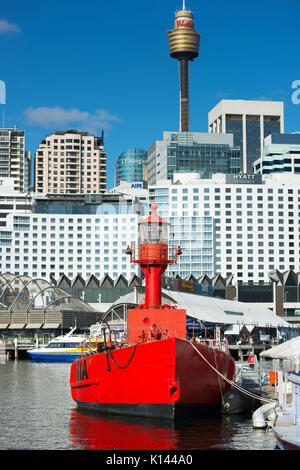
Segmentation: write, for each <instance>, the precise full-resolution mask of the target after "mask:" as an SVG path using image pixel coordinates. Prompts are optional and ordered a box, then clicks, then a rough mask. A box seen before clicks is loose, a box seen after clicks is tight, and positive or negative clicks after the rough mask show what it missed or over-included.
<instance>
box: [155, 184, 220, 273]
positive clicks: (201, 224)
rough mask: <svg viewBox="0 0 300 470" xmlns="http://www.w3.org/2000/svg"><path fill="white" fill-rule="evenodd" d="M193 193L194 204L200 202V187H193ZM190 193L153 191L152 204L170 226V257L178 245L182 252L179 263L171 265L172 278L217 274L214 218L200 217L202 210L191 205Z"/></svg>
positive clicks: (165, 190) (169, 268)
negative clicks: (197, 209) (154, 204)
mask: <svg viewBox="0 0 300 470" xmlns="http://www.w3.org/2000/svg"><path fill="white" fill-rule="evenodd" d="M190 191H195V192H193V193H191V194H192V197H193V201H197V200H199V193H198V191H199V190H198V188H191V189H190ZM191 194H190V196H189V195H188V189H187V188H186V187H184V188H174V187H171V188H150V194H149V200H150V203H152V202H156V203H157V205H158V211H157V212H158V214H159V215H160V216H161V217H162V218H163V219H164V220H166V221H167V222H169V224H170V226H169V249H170V256H171V255H172V250H173V249H174V247H176V246H180V247H181V248H182V250H183V254H182V255H181V256H179V257H178V259H177V263H176V264H171V265H170V266H169V267H168V269H167V271H166V274H167V275H168V276H171V277H175V276H176V275H179V276H180V277H182V278H186V277H188V276H190V274H193V275H194V276H195V277H200V276H202V275H203V274H207V275H208V276H213V275H214V273H215V266H214V222H213V218H212V217H211V216H209V215H208V212H209V211H205V213H204V214H203V212H202V213H201V215H200V212H199V211H195V210H194V208H193V206H191V205H190V204H188V200H190V199H191ZM205 197H208V196H205ZM179 207H180V210H178V209H179ZM196 213H197V215H196Z"/></svg>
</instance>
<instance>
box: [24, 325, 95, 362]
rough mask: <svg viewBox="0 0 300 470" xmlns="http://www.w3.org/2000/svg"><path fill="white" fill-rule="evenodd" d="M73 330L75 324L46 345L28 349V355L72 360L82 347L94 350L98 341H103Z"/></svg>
mask: <svg viewBox="0 0 300 470" xmlns="http://www.w3.org/2000/svg"><path fill="white" fill-rule="evenodd" d="M75 330H76V326H75V327H74V328H72V329H71V330H70V331H69V332H68V333H67V334H65V335H62V336H57V337H56V338H54V339H52V340H51V341H49V343H48V344H47V345H46V346H42V347H38V348H33V349H29V350H28V351H27V353H28V355H29V356H30V358H31V359H33V360H39V361H41V360H43V361H55V362H57V361H59V362H73V361H75V359H77V358H78V357H80V356H81V354H82V350H83V349H86V350H87V351H88V350H89V349H90V350H91V352H92V351H95V350H96V348H97V345H98V343H99V342H102V341H103V340H102V339H98V338H97V337H96V336H95V337H93V338H91V337H90V338H89V337H87V336H85V335H75V334H73V333H74V331H75Z"/></svg>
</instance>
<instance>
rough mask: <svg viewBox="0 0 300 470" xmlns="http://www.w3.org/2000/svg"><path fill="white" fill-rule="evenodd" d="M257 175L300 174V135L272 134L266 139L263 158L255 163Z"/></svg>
mask: <svg viewBox="0 0 300 470" xmlns="http://www.w3.org/2000/svg"><path fill="white" fill-rule="evenodd" d="M254 171H255V173H261V174H263V175H266V174H270V173H295V174H300V134H298V133H295V134H271V135H269V136H268V137H266V138H265V145H264V148H263V152H262V156H261V158H259V159H257V160H256V161H255V162H254Z"/></svg>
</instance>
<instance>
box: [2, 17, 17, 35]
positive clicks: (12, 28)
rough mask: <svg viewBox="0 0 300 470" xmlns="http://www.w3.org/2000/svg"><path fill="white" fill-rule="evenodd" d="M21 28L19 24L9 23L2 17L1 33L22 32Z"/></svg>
mask: <svg viewBox="0 0 300 470" xmlns="http://www.w3.org/2000/svg"><path fill="white" fill-rule="evenodd" d="M20 32H21V28H19V26H18V25H17V24H14V23H9V22H8V21H7V20H5V19H1V18H0V34H7V33H20Z"/></svg>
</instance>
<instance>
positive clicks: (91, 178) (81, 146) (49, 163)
mask: <svg viewBox="0 0 300 470" xmlns="http://www.w3.org/2000/svg"><path fill="white" fill-rule="evenodd" d="M34 168H35V170H34V184H35V192H37V193H44V194H51V193H64V194H78V193H79V194H84V193H102V192H104V191H105V189H106V153H105V151H104V137H103V132H102V136H101V137H96V136H93V135H90V134H89V133H88V132H79V131H76V130H67V131H57V132H54V133H53V134H51V135H48V136H47V137H46V139H45V140H43V141H42V142H41V143H40V145H39V147H38V149H37V151H36V154H35V161H34Z"/></svg>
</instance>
